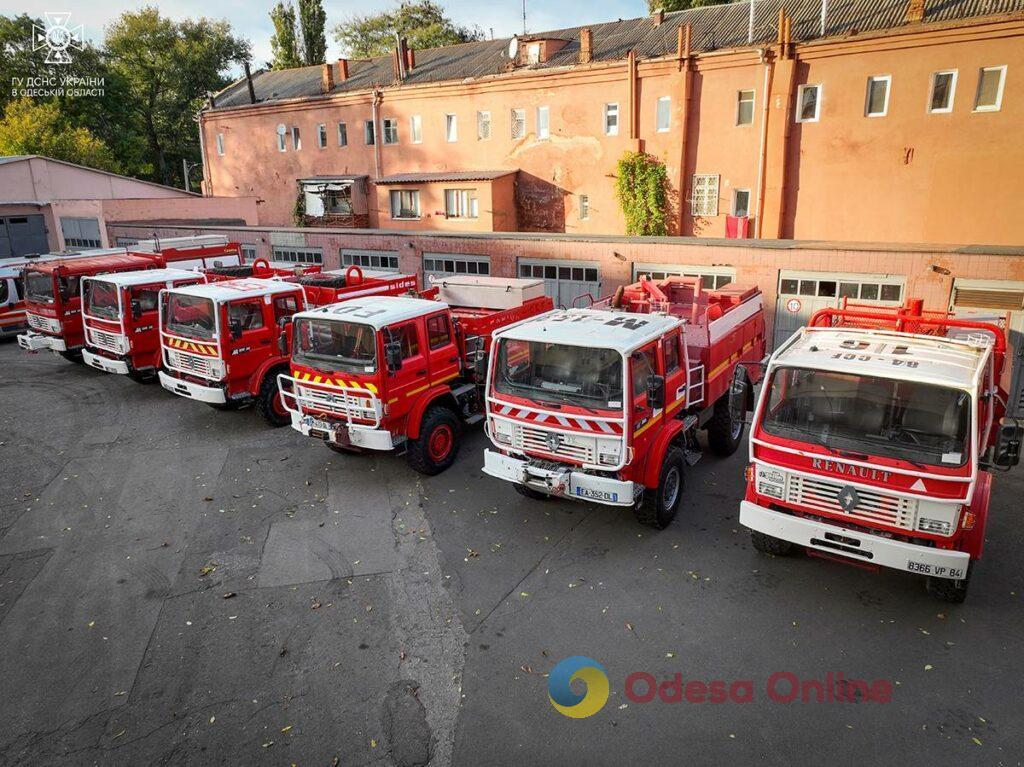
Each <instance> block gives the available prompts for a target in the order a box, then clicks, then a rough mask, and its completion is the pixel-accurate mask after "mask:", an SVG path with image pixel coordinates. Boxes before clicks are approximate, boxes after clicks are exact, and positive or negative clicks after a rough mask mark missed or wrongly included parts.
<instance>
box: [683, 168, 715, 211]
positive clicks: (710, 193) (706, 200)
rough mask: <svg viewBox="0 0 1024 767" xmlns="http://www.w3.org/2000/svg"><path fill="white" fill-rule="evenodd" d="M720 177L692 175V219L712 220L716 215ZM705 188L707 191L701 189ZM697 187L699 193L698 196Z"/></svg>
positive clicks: (712, 174)
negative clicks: (699, 189) (699, 190)
mask: <svg viewBox="0 0 1024 767" xmlns="http://www.w3.org/2000/svg"><path fill="white" fill-rule="evenodd" d="M721 178H722V177H721V175H720V174H718V173H694V174H693V176H692V177H691V181H690V216H691V217H693V218H714V217H715V216H717V215H718V203H719V199H718V197H719V189H720V184H721ZM705 186H707V187H708V188H707V191H704V190H703V187H705ZM698 187H700V188H701V193H700V195H699V196H698Z"/></svg>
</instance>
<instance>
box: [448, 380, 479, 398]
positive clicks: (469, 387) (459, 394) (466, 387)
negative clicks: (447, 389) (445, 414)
mask: <svg viewBox="0 0 1024 767" xmlns="http://www.w3.org/2000/svg"><path fill="white" fill-rule="evenodd" d="M474 389H476V385H475V384H471V383H465V384H462V385H461V386H456V387H455V388H454V389H452V396H454V397H455V399H456V400H460V399H462V398H463V397H465V396H466V395H467V394H469V393H470V392H471V391H473V390H474Z"/></svg>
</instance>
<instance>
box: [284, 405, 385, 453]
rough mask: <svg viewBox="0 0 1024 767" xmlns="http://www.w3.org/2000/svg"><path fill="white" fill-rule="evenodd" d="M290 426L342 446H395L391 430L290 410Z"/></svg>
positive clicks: (382, 448)
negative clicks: (328, 419) (326, 418)
mask: <svg viewBox="0 0 1024 767" xmlns="http://www.w3.org/2000/svg"><path fill="white" fill-rule="evenodd" d="M290 412H291V415H292V428H293V429H295V431H297V432H300V433H302V434H303V435H305V436H307V437H314V438H316V439H322V440H323V441H324V442H331V443H333V444H335V445H341V446H342V447H349V446H351V447H361V448H364V449H366V450H392V449H394V447H395V442H394V439H393V438H392V436H391V432H389V431H388V430H387V429H376V428H373V427H372V426H361V425H359V424H347V423H342V422H340V421H327V420H324V419H321V418H315V417H314V416H311V415H304V414H302V413H299V412H296V411H294V410H291V411H290Z"/></svg>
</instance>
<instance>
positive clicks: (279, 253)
mask: <svg viewBox="0 0 1024 767" xmlns="http://www.w3.org/2000/svg"><path fill="white" fill-rule="evenodd" d="M272 259H273V260H274V261H283V262H285V263H288V264H322V263H323V262H324V253H323V251H322V250H320V248H289V247H281V246H278V245H275V246H274V247H273V256H272Z"/></svg>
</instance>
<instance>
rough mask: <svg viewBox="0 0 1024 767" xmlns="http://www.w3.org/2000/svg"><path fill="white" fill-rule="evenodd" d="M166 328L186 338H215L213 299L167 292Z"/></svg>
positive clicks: (165, 304)
mask: <svg viewBox="0 0 1024 767" xmlns="http://www.w3.org/2000/svg"><path fill="white" fill-rule="evenodd" d="M164 329H165V330H166V331H168V332H170V333H174V334H175V335H179V336H185V337H186V338H205V339H209V338H213V337H214V335H215V334H216V332H217V319H216V314H214V310H213V301H211V300H210V299H209V298H202V297H200V296H189V295H183V294H181V293H165V294H164Z"/></svg>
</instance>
